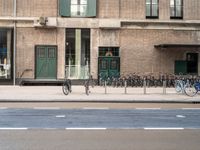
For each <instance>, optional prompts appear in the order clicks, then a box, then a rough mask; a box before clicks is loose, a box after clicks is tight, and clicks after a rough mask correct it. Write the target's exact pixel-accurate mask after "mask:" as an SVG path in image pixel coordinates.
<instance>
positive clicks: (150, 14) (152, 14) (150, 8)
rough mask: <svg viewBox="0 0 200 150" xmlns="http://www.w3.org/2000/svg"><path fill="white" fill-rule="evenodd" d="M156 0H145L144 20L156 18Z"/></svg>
mask: <svg viewBox="0 0 200 150" xmlns="http://www.w3.org/2000/svg"><path fill="white" fill-rule="evenodd" d="M158 10H159V9H158V0H146V18H158Z"/></svg>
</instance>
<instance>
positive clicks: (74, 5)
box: [71, 0, 87, 16]
mask: <svg viewBox="0 0 200 150" xmlns="http://www.w3.org/2000/svg"><path fill="white" fill-rule="evenodd" d="M86 11H87V0H71V16H86Z"/></svg>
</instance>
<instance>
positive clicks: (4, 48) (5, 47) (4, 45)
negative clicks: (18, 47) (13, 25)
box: [0, 29, 12, 79]
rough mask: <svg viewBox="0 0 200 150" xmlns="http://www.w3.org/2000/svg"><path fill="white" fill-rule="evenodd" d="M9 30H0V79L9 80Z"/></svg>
mask: <svg viewBox="0 0 200 150" xmlns="http://www.w3.org/2000/svg"><path fill="white" fill-rule="evenodd" d="M11 33H12V32H11V29H0V79H10V78H11Z"/></svg>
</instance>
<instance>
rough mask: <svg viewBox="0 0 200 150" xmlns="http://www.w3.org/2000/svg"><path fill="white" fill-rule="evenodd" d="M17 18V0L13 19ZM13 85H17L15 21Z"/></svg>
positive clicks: (15, 0) (14, 2)
mask: <svg viewBox="0 0 200 150" xmlns="http://www.w3.org/2000/svg"><path fill="white" fill-rule="evenodd" d="M16 16H17V0H13V17H16ZM13 36H14V37H13V45H14V46H13V48H14V50H13V85H16V83H15V80H16V62H15V61H16V20H14V33H13Z"/></svg>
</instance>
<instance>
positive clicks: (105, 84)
mask: <svg viewBox="0 0 200 150" xmlns="http://www.w3.org/2000/svg"><path fill="white" fill-rule="evenodd" d="M104 87H105V94H107V81H105V83H104Z"/></svg>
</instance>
